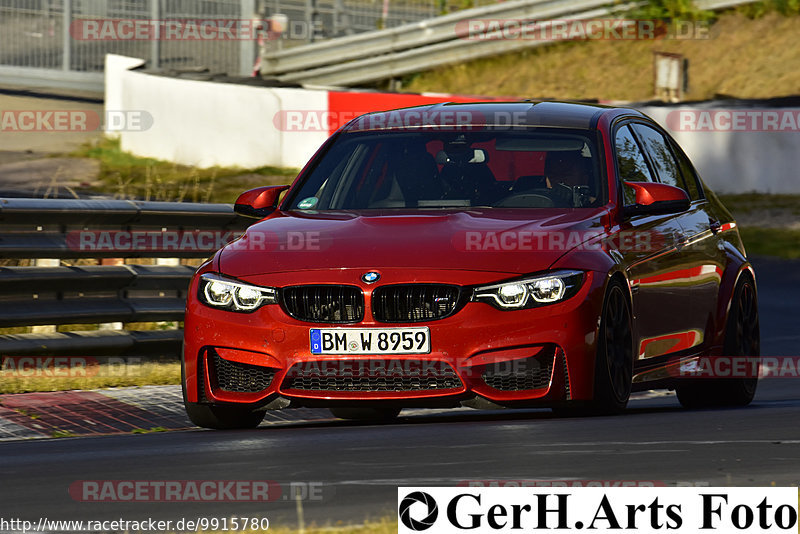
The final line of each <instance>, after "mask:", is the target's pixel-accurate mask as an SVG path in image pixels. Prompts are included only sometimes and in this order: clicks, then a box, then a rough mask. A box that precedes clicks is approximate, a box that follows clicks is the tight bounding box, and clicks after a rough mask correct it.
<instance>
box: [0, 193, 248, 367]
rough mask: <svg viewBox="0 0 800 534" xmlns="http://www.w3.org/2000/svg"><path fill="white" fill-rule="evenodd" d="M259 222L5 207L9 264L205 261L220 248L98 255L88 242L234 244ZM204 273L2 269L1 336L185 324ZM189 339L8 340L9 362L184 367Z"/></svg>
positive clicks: (19, 202)
mask: <svg viewBox="0 0 800 534" xmlns="http://www.w3.org/2000/svg"><path fill="white" fill-rule="evenodd" d="M251 222H252V219H245V218H242V217H239V216H238V215H236V214H235V213H234V212H233V210H232V207H231V206H230V205H226V204H191V203H179V202H136V201H127V200H71V199H64V200H62V199H53V200H42V199H16V198H15V199H0V225H2V232H1V233H0V258H61V259H65V258H102V257H114V258H125V257H145V258H152V257H173V258H174V257H183V258H204V257H208V256H210V255H211V254H213V252H214V251H215V250H216V249H217V248H219V247H218V244H219V242H218V241H215V240H213V239H208V240H205V241H204V242H201V240H195V241H193V243H194V245H193V246H190V247H183V248H181V249H180V250H175V249H174V248H170V249H169V250H152V249H151V248H148V247H144V248H138V249H129V250H119V249H118V248H114V247H107V248H104V249H103V250H98V248H97V246H95V245H93V246H90V247H85V248H83V247H81V243H82V242H81V240H80V235H81V234H82V233H83V234H85V233H88V235H89V236H90V237H92V238H94V237H95V236H97V235H101V234H103V233H105V235H108V236H114V235H123V236H126V237H130V236H133V235H147V236H155V238H158V236H164V235H167V234H169V233H172V235H173V236H185V235H193V236H194V235H197V233H198V232H206V233H208V234H212V233H213V234H214V235H215V236H223V237H232V236H234V235H236V234H238V233H239V232H241V231H243V230H244V229H245V228H246V227H247V226H248V225H249V224H250V223H251ZM158 242H159V243H163V242H162V241H158ZM143 243H144V244H147V241H146V240H145V241H143ZM194 270H195V269H194V267H190V266H186V265H178V266H168V265H83V266H81V265H76V266H59V267H0V302H2V306H0V327H15V326H35V325H67V324H96V323H108V322H124V323H131V322H150V321H175V322H179V321H182V320H183V314H184V307H185V301H186V291H187V289H188V286H189V280H190V279H191V276H192V274H193V273H194ZM182 337H183V332H182V331H181V330H176V329H173V330H156V331H125V330H121V331H120V330H117V331H115V330H97V331H84V332H58V333H44V334H43V333H26V334H6V335H0V357H4V356H23V355H36V356H61V355H81V356H98V357H103V356H109V357H113V356H139V357H144V358H153V357H171V358H175V357H177V356H178V355H179V350H180V345H181V340H182Z"/></svg>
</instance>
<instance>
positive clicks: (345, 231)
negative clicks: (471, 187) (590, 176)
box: [219, 208, 607, 277]
mask: <svg viewBox="0 0 800 534" xmlns="http://www.w3.org/2000/svg"><path fill="white" fill-rule="evenodd" d="M605 213H607V212H606V211H605V210H604V209H602V208H599V209H588V208H583V209H539V210H513V209H504V210H501V209H496V208H495V209H474V210H468V211H463V210H462V211H455V210H453V211H447V210H445V211H442V210H437V211H436V212H435V213H432V212H426V211H422V210H418V211H391V212H386V211H384V212H376V211H370V212H356V211H337V212H325V213H322V212H320V213H313V212H311V213H309V212H291V213H289V212H276V213H275V214H273V215H271V216H270V217H268V218H267V219H264V220H262V221H260V222H258V223H256V224H254V225H252V226H251V227H250V228H248V229H247V231H246V233H245V234H244V235H243V236H242V237H241V238H240V239H238V240H237V241H234V242H233V243H231V244H229V245H227V246H226V247H225V248H224V249H223V250H222V251H221V255H220V258H219V261H220V263H219V265H220V271H221V272H222V273H225V274H227V275H230V276H235V277H244V276H252V275H260V274H268V273H280V272H287V271H305V270H319V269H365V270H369V269H381V268H387V269H388V268H400V269H448V270H449V269H452V270H468V271H487V272H495V273H509V274H525V273H530V272H535V271H540V270H544V269H547V268H549V267H550V266H551V265H552V264H553V263H554V262H555V261H556V260H557V259H558V258H559V257H561V256H562V255H563V254H564V253H565V252H567V251H568V250H570V249H572V248H575V247H577V246H579V245H580V244H581V243H582V242H584V241H586V240H587V239H589V238H591V237H594V236H597V235H598V234H599V233H602V230H603V224H602V219H603V215H604V214H605Z"/></svg>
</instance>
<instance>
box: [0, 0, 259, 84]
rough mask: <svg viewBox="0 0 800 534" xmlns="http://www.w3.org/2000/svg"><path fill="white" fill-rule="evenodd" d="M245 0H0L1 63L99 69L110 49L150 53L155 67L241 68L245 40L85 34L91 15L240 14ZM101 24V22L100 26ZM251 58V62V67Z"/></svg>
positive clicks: (170, 17)
mask: <svg viewBox="0 0 800 534" xmlns="http://www.w3.org/2000/svg"><path fill="white" fill-rule="evenodd" d="M245 4H249V5H251V6H252V5H253V1H252V0H250V1H247V2H242V1H241V0H0V65H5V66H17V67H33V68H40V69H61V70H69V71H79V72H100V71H102V70H103V62H104V57H105V55H106V54H109V53H110V54H121V55H126V56H131V57H138V58H143V59H147V60H148V61H149V64H150V66H152V67H163V68H181V67H198V66H202V67H206V68H208V69H209V70H211V71H216V72H225V73H230V74H238V73H240V72H243V68H242V66H241V65H240V61H241V59H242V58H241V44H242V43H241V41H238V40H202V39H198V40H182V39H174V40H165V39H158V38H145V39H135V38H134V39H122V38H114V37H115V35H114V34H113V33H105V34H103V33H100V34H99V35H100V37H99V38H97V39H92V38H87V37H86V36H85V35H81V31H80V24H82V23H87V22H89V21H98V22H99V21H107V20H111V21H116V26H112V29H113V28H115V27H116V28H119V27H120V26H119V22H120V21H136V20H138V21H144V22H148V21H162V20H193V21H202V20H209V19H214V20H224V19H241V18H247V19H249V18H250V17H252V16H253V14H254V12H253V8H252V7H251V11H250V13H246V14H244V16H243V10H242V7H243V5H245ZM101 28H102V27H101ZM251 66H252V64H250V65H248V68H249V67H251Z"/></svg>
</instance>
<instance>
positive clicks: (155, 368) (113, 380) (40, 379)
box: [0, 359, 181, 394]
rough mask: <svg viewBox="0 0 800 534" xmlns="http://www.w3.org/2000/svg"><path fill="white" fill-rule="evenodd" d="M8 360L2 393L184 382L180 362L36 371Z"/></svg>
mask: <svg viewBox="0 0 800 534" xmlns="http://www.w3.org/2000/svg"><path fill="white" fill-rule="evenodd" d="M14 362H15V360H9V359H6V360H5V361H4V363H3V368H2V370H0V394H9V393H31V392H38V391H69V390H73V389H81V390H87V389H101V388H114V387H129V386H161V385H172V384H180V383H181V365H180V363H177V362H146V363H138V364H124V365H123V364H119V365H114V364H101V365H88V366H86V367H75V368H71V369H70V368H55V369H43V370H36V371H35V372H34V370H32V369H31V368H30V366H28V367H26V368H22V369H16V368H15V367H14Z"/></svg>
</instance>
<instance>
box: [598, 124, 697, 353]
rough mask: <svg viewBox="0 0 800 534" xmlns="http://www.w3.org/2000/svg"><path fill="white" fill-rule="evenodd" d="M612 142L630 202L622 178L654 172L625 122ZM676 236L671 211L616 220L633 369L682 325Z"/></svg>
mask: <svg viewBox="0 0 800 534" xmlns="http://www.w3.org/2000/svg"><path fill="white" fill-rule="evenodd" d="M614 144H615V157H616V163H617V176H618V180H619V183H620V189H621V191H622V194H621V197H622V198H621V199H620V201H621V202H622V203H623V204H624V205H633V204H634V203H635V202H634V201H635V194H634V191H633V189H632V188H631V187H628V186H625V185H624V184H623V182H654V181H656V173H655V171H654V169H653V168H652V163H650V161H649V160H648V159H647V158H646V156H645V153H644V150H643V148H642V146H641V144H640V142H639V140H638V139H637V138H636V136H635V135H634V133H633V130H632V129H631V126H630V124H629V123H622V124H620V125H618V126H617V127H616V129H615V133H614ZM682 236H683V228H682V227H681V225H680V223H679V222H678V221H677V219H676V218H675V216H674V215H672V214H666V215H634V216H631V217H628V218H626V219H625V220H623V221H622V222H621V224H620V228H619V233H618V238H617V243H616V244H617V250H618V251H619V253H620V254H621V255H622V258H623V263H624V264H625V265H626V266H627V267H626V270H627V276H628V280H629V283H630V287H631V294H632V302H633V314H634V342H635V346H636V347H637V354H638V357H637V358H638V360H640V361H639V364H638V366H639V367H642V366H646V365H648V364H649V362H647V361H642V360H649V359H650V358H655V357H658V356H662V355H664V354H667V353H669V352H670V349H671V348H672V346H673V345H674V343H673V341H672V339H671V338H670V336H671V334H672V333H674V332H679V331H681V330H682V329H683V328H684V327H685V321H684V320H683V318H682V317H681V310H680V308H679V307H676V305H678V304H679V303H680V301H681V299H680V296H679V295H678V294H676V289H675V283H674V280H675V279H676V278H677V277H678V276H679V274H678V273H679V271H680V270H681V268H682V267H683V265H682V260H681V256H680V254H679V252H678V244H679V243H680V242H681V240H682V238H683V237H682Z"/></svg>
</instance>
